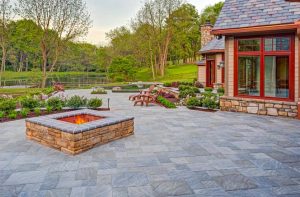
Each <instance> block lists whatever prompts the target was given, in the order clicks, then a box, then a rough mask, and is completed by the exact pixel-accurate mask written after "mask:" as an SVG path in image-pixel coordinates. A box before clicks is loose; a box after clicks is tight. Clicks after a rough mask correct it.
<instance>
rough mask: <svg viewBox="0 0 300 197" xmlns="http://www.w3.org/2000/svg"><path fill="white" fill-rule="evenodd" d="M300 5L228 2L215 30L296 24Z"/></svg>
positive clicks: (270, 0)
mask: <svg viewBox="0 0 300 197" xmlns="http://www.w3.org/2000/svg"><path fill="white" fill-rule="evenodd" d="M298 20H300V3H299V2H288V1H286V0H226V1H225V4H224V7H223V9H222V12H221V13H220V16H219V18H218V20H217V22H216V24H215V26H214V30H218V29H231V28H243V27H255V26H267V25H279V24H288V23H295V22H296V21H298Z"/></svg>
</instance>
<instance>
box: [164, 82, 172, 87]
mask: <svg viewBox="0 0 300 197" xmlns="http://www.w3.org/2000/svg"><path fill="white" fill-rule="evenodd" d="M164 86H165V87H172V83H169V82H166V83H164Z"/></svg>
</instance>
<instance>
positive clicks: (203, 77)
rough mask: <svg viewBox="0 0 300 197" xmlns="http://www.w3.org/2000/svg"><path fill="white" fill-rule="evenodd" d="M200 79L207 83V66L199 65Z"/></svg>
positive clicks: (201, 81)
mask: <svg viewBox="0 0 300 197" xmlns="http://www.w3.org/2000/svg"><path fill="white" fill-rule="evenodd" d="M198 81H199V82H200V83H202V84H203V85H204V86H205V85H206V66H198Z"/></svg>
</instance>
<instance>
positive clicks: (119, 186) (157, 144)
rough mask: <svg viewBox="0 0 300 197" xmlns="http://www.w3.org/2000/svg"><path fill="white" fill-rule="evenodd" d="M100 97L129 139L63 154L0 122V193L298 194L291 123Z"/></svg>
mask: <svg viewBox="0 0 300 197" xmlns="http://www.w3.org/2000/svg"><path fill="white" fill-rule="evenodd" d="M89 92H90V90H76V91H67V92H66V93H67V94H68V95H74V94H78V95H84V96H87V95H90V94H89ZM91 97H92V96H91ZM93 97H95V95H93ZM99 97H102V98H104V97H109V98H111V106H112V113H116V114H118V115H126V116H134V117H135V124H136V125H135V135H134V136H130V137H128V138H125V139H121V140H119V141H115V142H112V143H110V144H106V145H103V146H100V147H97V148H95V149H93V150H90V151H88V152H85V153H83V154H80V155H77V156H69V155H67V154H64V153H61V152H58V151H55V150H53V149H50V148H47V147H44V146H42V145H39V144H36V143H34V142H32V141H29V140H26V137H25V121H23V120H21V121H15V122H10V123H4V124H0V132H1V136H0V184H1V186H0V196H24V197H25V196H28V197H29V196H30V197H31V196H72V197H73V196H88V197H91V196H103V197H106V196H107V197H110V196H114V197H119V196H122V197H123V196H132V197H143V196H162V197H164V196H186V197H193V196H246V197H248V196H254V197H257V196H264V197H268V196H272V197H273V196H300V129H299V128H300V121H298V120H290V119H280V118H272V117H265V116H256V115H248V114H239V113H229V112H217V113H205V112H197V111H190V110H187V109H186V108H178V109H175V110H167V109H163V108H161V107H157V106H151V107H148V108H146V107H133V106H132V103H131V102H130V101H128V94H108V95H105V96H104V95H101V96H99ZM104 101H106V100H104Z"/></svg>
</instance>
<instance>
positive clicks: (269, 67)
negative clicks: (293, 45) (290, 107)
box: [265, 56, 289, 98]
mask: <svg viewBox="0 0 300 197" xmlns="http://www.w3.org/2000/svg"><path fill="white" fill-rule="evenodd" d="M265 96H267V97H278V98H288V97H289V57H288V56H266V57H265Z"/></svg>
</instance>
